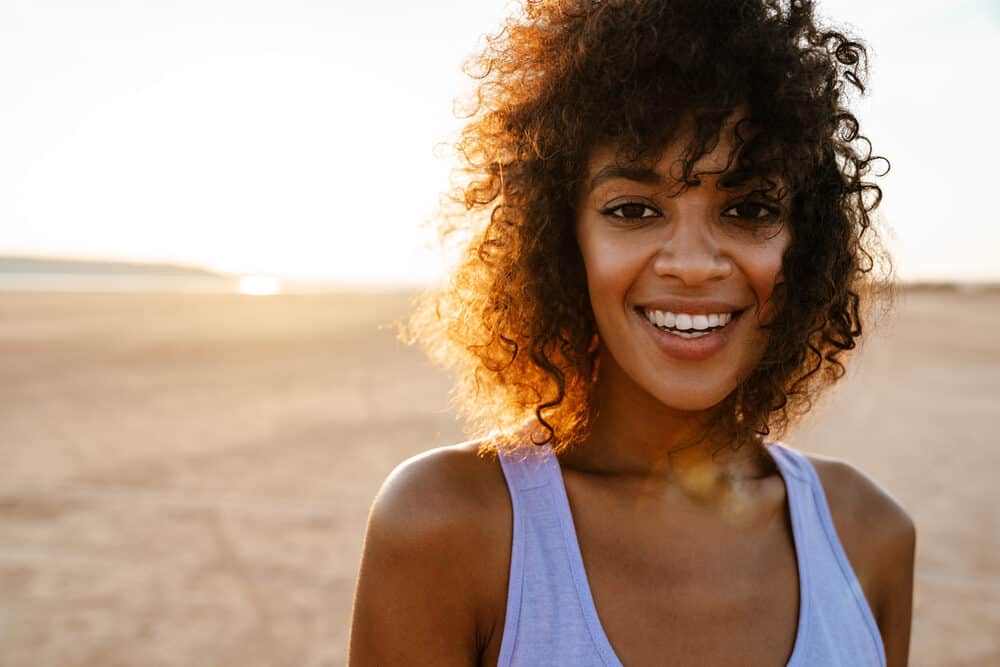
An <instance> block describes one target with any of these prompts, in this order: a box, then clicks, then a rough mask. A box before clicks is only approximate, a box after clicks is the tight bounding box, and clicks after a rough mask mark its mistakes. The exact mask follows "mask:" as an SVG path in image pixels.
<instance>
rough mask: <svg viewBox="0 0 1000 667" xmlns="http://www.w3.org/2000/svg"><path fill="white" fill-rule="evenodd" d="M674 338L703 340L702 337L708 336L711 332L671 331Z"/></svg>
mask: <svg viewBox="0 0 1000 667" xmlns="http://www.w3.org/2000/svg"><path fill="white" fill-rule="evenodd" d="M670 333H671V334H673V335H674V336H680V337H681V338H701V337H702V336H707V335H708V334H710V333H711V332H710V331H671V332H670Z"/></svg>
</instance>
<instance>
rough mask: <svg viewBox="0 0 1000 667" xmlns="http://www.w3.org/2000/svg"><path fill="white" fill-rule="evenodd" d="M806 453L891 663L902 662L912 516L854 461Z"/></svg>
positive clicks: (913, 541) (910, 591)
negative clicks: (814, 470) (848, 461)
mask: <svg viewBox="0 0 1000 667" xmlns="http://www.w3.org/2000/svg"><path fill="white" fill-rule="evenodd" d="M807 457H808V459H809V460H810V462H811V463H812V464H813V467H814V468H815V469H816V473H817V474H818V475H819V478H820V481H821V482H822V484H823V490H824V492H825V494H826V498H827V502H828V504H829V506H830V514H831V515H832V517H833V523H834V527H835V528H836V530H837V535H838V537H839V538H840V542H841V544H842V545H843V547H844V551H845V552H846V554H847V557H848V560H849V561H850V563H851V567H852V568H853V569H854V571H855V574H856V575H857V577H858V580H859V582H860V583H861V586H862V588H863V589H864V591H865V595H866V597H867V598H868V603H869V606H870V607H871V609H872V612H873V614H874V616H875V618H876V621H877V623H878V625H879V628H880V630H881V631H882V636H883V641H884V644H885V647H886V655H887V658H889V665H890V666H891V665H894V664H906V653H907V650H908V646H909V633H910V615H911V611H912V599H913V598H912V596H913V570H914V556H915V549H916V526H915V524H914V522H913V519H912V518H911V517H910V515H909V514H908V513H907V512H906V510H905V509H903V507H902V506H901V505H900V504H899V502H898V501H897V500H896V499H895V498H893V497H892V495H890V494H889V493H888V492H887V491H886V490H885V489H883V488H882V487H881V486H879V484H877V483H876V482H875V481H874V480H872V479H871V478H870V477H868V475H866V474H865V473H863V472H861V471H860V470H858V469H857V468H856V467H854V466H853V465H851V464H849V463H847V462H845V461H841V460H838V459H833V458H827V457H824V456H816V455H812V454H809V455H807Z"/></svg>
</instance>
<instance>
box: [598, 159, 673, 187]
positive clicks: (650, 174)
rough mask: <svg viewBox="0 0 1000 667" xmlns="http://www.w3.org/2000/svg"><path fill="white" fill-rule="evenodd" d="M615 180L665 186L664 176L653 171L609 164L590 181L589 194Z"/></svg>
mask: <svg viewBox="0 0 1000 667" xmlns="http://www.w3.org/2000/svg"><path fill="white" fill-rule="evenodd" d="M614 178H625V179H628V180H630V181H636V182H638V183H649V184H651V185H662V184H663V176H661V175H660V174H659V173H657V172H656V171H653V170H652V169H645V168H642V167H622V166H619V165H615V164H609V165H607V166H606V167H604V168H602V169H601V170H600V171H598V172H597V173H596V174H595V175H594V178H592V179H591V180H590V190H589V192H593V191H594V190H596V189H597V187H598V186H599V185H601V183H604V182H605V181H610V180H612V179H614Z"/></svg>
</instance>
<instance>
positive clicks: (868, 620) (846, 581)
mask: <svg viewBox="0 0 1000 667" xmlns="http://www.w3.org/2000/svg"><path fill="white" fill-rule="evenodd" d="M767 449H768V451H769V452H770V454H771V456H772V458H773V459H774V461H775V463H777V465H778V468H779V469H780V471H781V475H782V477H783V478H784V480H785V487H786V490H787V492H788V504H789V510H790V512H791V515H792V524H793V532H794V533H795V541H796V550H797V552H798V557H799V558H798V561H799V562H798V564H799V577H800V578H802V579H803V580H804V581H802V582H801V590H802V592H803V595H804V598H805V599H803V600H802V610H801V611H802V614H801V622H804V623H806V624H807V628H806V629H810V628H813V627H818V628H822V627H824V626H825V627H827V628H832V627H834V626H836V627H837V628H838V629H839V630H840V631H841V632H844V630H845V628H846V629H850V630H851V632H848V633H846V634H847V635H848V636H850V637H853V638H861V637H866V636H867V638H868V641H867V642H860V644H859V645H857V646H855V645H851V646H848V645H847V643H846V642H842V644H841V648H842V649H843V650H845V651H848V650H853V651H857V653H856V654H854V657H853V658H851V659H850V660H845V661H844V662H843V663H837V664H858V665H861V664H872V663H874V664H879V665H885V648H884V646H883V645H882V636H881V633H880V632H879V629H878V624H877V623H876V621H875V617H874V616H873V614H872V612H871V608H870V607H869V605H868V600H867V598H866V597H865V594H864V590H863V589H862V588H861V583H860V582H859V581H858V578H857V575H856V574H855V572H854V568H853V567H852V566H851V563H850V561H849V560H848V558H847V552H845V551H844V547H843V545H842V544H841V541H840V537H839V535H838V534H837V529H836V527H835V525H834V523H833V515H832V514H831V513H830V506H829V503H828V501H827V498H826V492H825V491H824V489H823V484H822V482H821V481H820V478H819V475H818V473H817V472H816V468H815V467H814V466H813V464H812V462H811V461H809V459H808V458H806V457H805V455H803V454H801V453H799V452H797V451H795V450H794V449H790V448H788V447H786V446H784V445H782V444H781V443H768V445H767ZM814 598H815V599H816V600H823V602H824V604H822V605H813V604H811V600H812V599H814ZM804 634H807V633H804ZM825 634H829V635H830V636H835V635H836V631H833V630H829V631H827V632H826V633H825ZM804 639H805V640H804V641H802V642H800V643H799V646H797V647H796V649H797V650H796V654H798V653H800V651H799V650H798V649H799V648H800V647H801V648H802V649H803V652H806V651H808V647H811V646H812V644H813V642H811V641H809V640H808V638H804ZM796 654H793V656H792V660H790V661H789V663H788V664H789V665H798V664H800V662H801V664H806V665H808V664H813V663H812V662H810V659H809V658H807V659H804V660H801V661H800V660H798V659H797V658H800V657H803V656H801V655H796ZM862 656H864V657H862ZM852 660H853V662H851V661H852Z"/></svg>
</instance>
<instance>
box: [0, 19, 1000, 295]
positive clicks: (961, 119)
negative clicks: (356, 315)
mask: <svg viewBox="0 0 1000 667" xmlns="http://www.w3.org/2000/svg"><path fill="white" fill-rule="evenodd" d="M346 4H347V3H342V2H339V1H338V0H326V1H321V0H267V1H260V0H257V1H254V0H239V1H236V0H160V1H158V2H138V1H136V0H119V1H118V2H112V1H105V2H94V1H85V0H76V1H69V0H51V1H47V2H43V1H35V2H25V1H22V0H3V2H2V3H0V229H2V232H0V254H33V255H39V254H54V255H58V256H74V257H105V258H116V259H133V260H135V259H138V260H158V261H162V260H167V261H178V262H185V263H193V264H200V265H204V266H208V267H211V268H216V269H221V270H224V271H233V272H240V273H269V274H277V275H282V276H286V277H292V278H306V279H325V280H335V281H346V282H351V283H358V282H374V283H391V284H397V283H408V282H409V283H412V282H420V281H424V280H427V279H430V278H432V277H434V276H435V266H436V264H437V262H436V261H435V257H434V256H433V255H432V254H431V253H430V252H429V251H428V250H427V249H426V248H425V246H426V245H427V235H426V232H422V231H421V228H420V225H421V222H422V221H424V220H426V219H427V218H428V217H430V216H431V214H432V213H433V211H434V208H435V204H436V201H437V197H438V193H439V192H440V191H441V190H442V189H444V188H445V187H446V185H447V171H448V168H449V163H448V162H447V161H445V160H442V159H440V158H435V156H434V146H435V144H436V143H438V142H442V141H447V140H448V139H450V138H451V137H452V135H453V133H454V132H455V131H456V129H457V128H458V127H459V125H458V121H456V120H455V119H454V118H453V116H452V111H451V109H452V107H451V104H452V99H453V98H454V97H456V96H457V95H458V94H459V93H461V92H462V91H463V90H467V86H468V84H467V83H466V82H465V79H464V77H463V75H462V74H461V63H462V61H463V59H464V58H465V56H467V55H468V54H469V53H470V52H472V51H473V50H474V49H475V48H476V46H477V45H478V44H480V43H481V35H483V34H484V33H487V32H493V31H495V29H496V28H497V27H498V26H499V22H500V18H501V16H503V14H504V10H505V3H504V2H502V1H494V0H452V1H445V0H438V1H436V2H419V3H417V2H413V0H384V1H383V2H367V3H360V5H358V4H357V3H350V7H347V6H345V5H346ZM998 7H1000V5H998V4H997V3H996V2H995V0H939V1H937V2H930V1H927V0H906V1H905V2H904V1H902V0H892V1H891V2H890V1H888V0H880V1H873V0H863V1H862V0H829V1H827V2H822V1H821V2H820V8H821V13H823V14H824V15H827V16H830V17H832V18H834V19H835V20H836V21H838V22H840V23H849V24H852V25H854V26H856V28H857V30H858V32H860V33H861V34H862V36H863V37H865V38H866V39H867V41H868V42H869V44H870V45H871V47H872V50H873V52H874V59H873V63H872V64H873V77H872V81H871V84H872V85H871V96H870V97H869V98H868V99H865V100H863V101H862V103H861V105H860V106H859V110H860V116H861V120H862V128H863V131H864V132H865V133H866V134H868V135H869V136H870V137H871V138H872V139H873V141H874V144H875V149H876V152H877V153H881V154H884V155H887V156H888V157H889V158H890V159H891V161H892V172H891V173H890V175H889V176H888V177H886V178H885V179H883V183H882V184H883V187H884V189H885V194H886V199H885V204H884V205H883V208H882V209H881V210H882V215H883V217H884V219H885V221H886V222H888V223H889V224H890V225H891V226H892V228H893V230H894V238H893V239H891V240H890V247H891V249H892V250H893V251H894V253H895V256H896V265H897V272H898V274H899V276H900V277H901V278H904V279H994V280H996V279H1000V262H998V261H997V260H996V257H997V255H998V254H1000V216H998V214H997V211H998V210H1000V208H998V206H997V205H996V202H995V200H994V196H995V193H996V190H997V186H996V184H995V176H994V169H995V162H996V156H997V155H998V152H1000V132H998V130H997V129H996V126H997V121H996V118H997V114H998V108H1000V94H998V92H997V86H996V83H995V82H996V74H995V71H996V69H997V67H998V65H1000V9H998Z"/></svg>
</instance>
